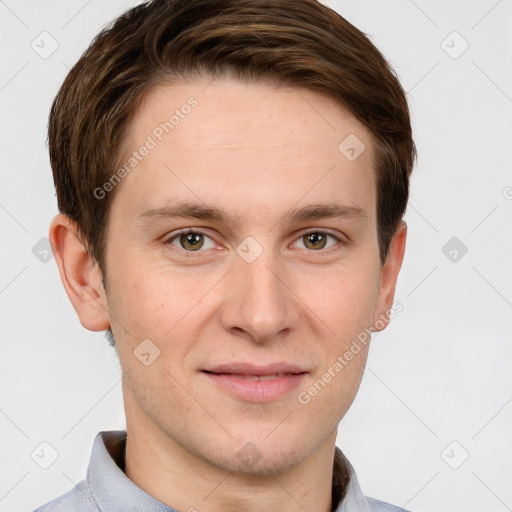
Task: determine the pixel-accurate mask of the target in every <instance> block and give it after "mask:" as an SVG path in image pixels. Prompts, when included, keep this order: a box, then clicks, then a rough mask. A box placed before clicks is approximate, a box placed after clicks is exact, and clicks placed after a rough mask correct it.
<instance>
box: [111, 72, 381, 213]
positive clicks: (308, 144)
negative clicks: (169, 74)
mask: <svg viewBox="0 0 512 512" xmlns="http://www.w3.org/2000/svg"><path fill="white" fill-rule="evenodd" d="M143 146H148V147H149V146H151V149H150V150H149V151H144V153H146V154H145V156H144V157H143V158H140V160H138V161H137V163H136V165H135V166H134V168H133V170H131V171H130V172H129V176H127V177H126V178H125V179H124V180H123V183H122V187H121V188H123V189H124V191H119V192H120V193H121V194H120V195H121V196H123V195H125V196H126V195H129V196H130V199H131V204H132V206H133V208H134V209H135V208H139V210H140V209H141V208H144V209H147V208H148V207H158V206H160V205H161V204H162V203H166V204H169V203H170V202H171V203H172V201H173V200H178V199H180V200H182V199H187V198H190V199H194V200H195V201H197V200H200V201H201V200H204V201H205V202H207V203H209V204H216V203H222V205H226V204H230V205H231V206H232V207H233V211H235V210H236V207H238V209H239V210H240V209H241V210H244V209H245V210H246V211H249V210H250V208H251V207H255V206H257V205H259V209H260V215H262V214H263V213H264V211H265V210H264V208H267V209H272V210H274V211H275V210H276V202H279V203H281V204H282V205H287V206H290V207H291V206H301V201H302V202H304V201H310V202H314V203H316V204H320V203H321V202H330V203H332V202H336V201H337V200H342V201H343V202H344V203H348V202H353V203H356V204H358V205H359V206H361V207H362V208H364V209H365V210H366V211H367V213H368V216H369V217H372V216H373V215H374V208H375V204H374V203H375V172H374V168H373V143H372V140H371V136H370V134H369V132H368V130H367V129H366V128H365V127H364V125H362V123H360V122H359V121H358V120H357V119H356V118H355V117H354V116H353V115H352V114H351V113H350V112H349V111H348V110H346V109H345V108H344V107H343V106H342V105H340V104H339V103H338V102H335V101H334V100H333V99H331V98H329V97H327V96H325V95H321V94H319V93H315V92H312V91H309V90H305V89H299V88H297V89H292V88H285V87H279V88H277V87H274V86H272V85H264V84H246V83H244V84H242V83H240V82H237V81H233V80H229V79H223V80H215V81H211V80H203V81H196V82H189V83H177V84H172V85H161V86H157V87H155V88H154V89H152V90H151V92H150V93H149V94H147V96H146V97H145V98H144V101H143V102H142V103H141V106H140V108H139V109H138V111H137V112H136V114H135V116H134V117H133V118H132V121H131V123H130V126H129V129H128V134H127V138H126V143H125V151H124V153H123V157H122V160H124V162H127V161H128V159H129V158H130V155H132V154H133V152H139V153H140V151H139V150H140V149H142V148H143ZM354 155H355V157H356V158H354ZM132 158H133V157H132ZM237 211H238V210H237ZM267 211H268V210H267ZM282 214H283V212H282V211H281V212H279V215H282Z"/></svg>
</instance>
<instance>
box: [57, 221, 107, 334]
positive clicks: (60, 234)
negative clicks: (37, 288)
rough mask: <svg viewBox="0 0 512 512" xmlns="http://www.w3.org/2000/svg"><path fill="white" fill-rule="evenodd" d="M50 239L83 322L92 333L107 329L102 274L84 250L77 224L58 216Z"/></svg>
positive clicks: (66, 286)
mask: <svg viewBox="0 0 512 512" xmlns="http://www.w3.org/2000/svg"><path fill="white" fill-rule="evenodd" d="M49 238H50V244H51V246H52V250H53V255H54V257H55V261H56V262H57V265H58V267H59V273H60V278H61V280H62V284H63V285H64V288H65V290H66V293H67V294H68V297H69V300H70V301H71V303H72V304H73V307H74V308H75V311H76V312H77V314H78V318H79V319H80V323H81V324H82V325H83V326H84V327H85V328H86V329H89V330H90V331H104V330H106V329H108V328H109V327H110V321H109V317H108V313H107V299H106V296H105V290H104V289H103V284H102V279H101V278H102V275H101V271H100V268H99V265H98V264H97V262H96V261H95V260H94V259H93V257H92V256H91V255H89V253H88V252H87V250H86V248H85V247H84V244H83V243H82V241H81V239H80V237H79V234H78V228H77V226H76V224H75V222H74V221H72V220H71V219H70V218H69V217H68V216H67V215H64V214H62V213H61V214H59V215H57V216H56V217H55V218H54V219H53V221H52V222H51V224H50V233H49Z"/></svg>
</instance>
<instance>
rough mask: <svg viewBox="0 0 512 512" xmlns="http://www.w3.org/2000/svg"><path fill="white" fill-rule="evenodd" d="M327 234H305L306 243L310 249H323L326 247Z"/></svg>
mask: <svg viewBox="0 0 512 512" xmlns="http://www.w3.org/2000/svg"><path fill="white" fill-rule="evenodd" d="M326 240H327V236H326V235H325V234H323V233H310V234H309V235H306V236H304V245H305V246H306V247H307V248H308V249H323V248H324V247H325V244H326Z"/></svg>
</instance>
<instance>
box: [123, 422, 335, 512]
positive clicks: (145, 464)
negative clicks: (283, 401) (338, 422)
mask: <svg viewBox="0 0 512 512" xmlns="http://www.w3.org/2000/svg"><path fill="white" fill-rule="evenodd" d="M127 432H128V434H127V442H126V465H125V474H126V476H127V477H128V478H129V479H130V480H131V481H132V482H133V483H135V484H136V485H137V486H138V487H140V488H141V489H142V490H143V491H145V492H146V493H147V494H149V495H150V496H153V497H154V498H156V499H157V500H159V501H160V502H162V503H164V504H166V505H168V506H170V507H173V508H175V509H176V510H180V511H183V512H185V511H187V512H197V511H200V512H220V511H222V512H231V511H233V512H235V511H240V510H244V511H247V512H263V511H265V512H267V511H268V510H279V511H283V512H299V511H300V512H303V511H304V510H308V511H310V512H331V506H332V504H331V501H332V500H331V495H332V476H333V460H334V450H335V440H336V431H334V432H333V433H332V434H331V436H329V438H328V439H327V440H326V442H324V443H323V444H322V445H320V446H319V448H318V449H317V450H316V451H315V452H314V453H313V454H312V455H310V456H309V457H308V458H306V459H305V460H302V461H300V462H299V463H298V464H296V465H295V466H293V467H291V468H290V469H289V470H288V471H286V472H284V473H280V474H275V475H269V474H264V475H258V474H242V473H240V472H235V471H228V470H226V469H224V468H220V467H218V466H216V465H214V464H212V463H211V462H209V461H207V460H205V459H204V458H201V456H200V455H199V454H195V453H191V452H190V451H188V450H187V449H186V448H185V447H183V446H182V445H180V444H179V443H177V442H176V441H175V440H174V439H172V438H171V437H169V436H168V435H166V434H165V433H163V432H162V431H161V430H159V429H158V428H157V427H156V426H155V425H154V424H152V423H150V424H141V422H136V423H135V422H130V421H129V419H128V415H127Z"/></svg>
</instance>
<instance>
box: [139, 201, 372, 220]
mask: <svg viewBox="0 0 512 512" xmlns="http://www.w3.org/2000/svg"><path fill="white" fill-rule="evenodd" d="M174 218H182V219H186V218H192V219H199V220H209V221H216V222H219V223H223V224H226V225H232V226H237V225H239V224H240V223H241V221H242V220H243V216H242V215H240V214H235V215H231V214H229V213H227V212H226V211H224V210H222V209H220V208H217V207H215V206H212V205H208V204H206V203H195V202H190V201H177V202H175V203H173V204H171V205H168V206H164V207H161V208H152V209H150V210H147V211H145V212H144V213H142V214H141V215H140V216H139V219H138V220H139V221H140V222H141V223H143V224H147V223H152V222H159V221H162V220H166V219H174ZM335 218H337V219H347V220H354V221H358V222H362V223H367V222H368V216H367V214H366V212H365V211H364V210H363V209H362V208H360V207H359V206H356V205H353V204H350V203H327V204H311V205H307V206H304V207H302V208H292V209H291V210H289V211H288V212H286V213H285V214H283V215H282V216H281V217H280V218H279V221H278V222H283V223H288V224H300V223H304V222H308V221H311V220H321V219H335Z"/></svg>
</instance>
